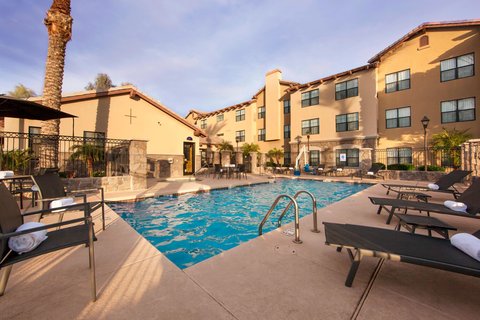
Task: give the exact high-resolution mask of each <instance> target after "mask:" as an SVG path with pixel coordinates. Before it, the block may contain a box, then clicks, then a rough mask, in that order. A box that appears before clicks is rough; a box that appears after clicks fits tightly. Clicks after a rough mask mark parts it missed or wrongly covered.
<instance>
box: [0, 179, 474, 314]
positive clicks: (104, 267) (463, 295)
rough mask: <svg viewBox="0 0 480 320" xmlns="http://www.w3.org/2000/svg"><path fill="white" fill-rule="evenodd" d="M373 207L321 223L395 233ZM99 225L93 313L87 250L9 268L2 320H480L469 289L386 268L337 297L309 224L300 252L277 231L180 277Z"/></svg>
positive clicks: (336, 207)
mask: <svg viewBox="0 0 480 320" xmlns="http://www.w3.org/2000/svg"><path fill="white" fill-rule="evenodd" d="M248 181H249V182H267V181H269V179H267V177H255V178H252V177H249V180H248ZM357 181H358V179H357ZM237 182H238V181H234V180H211V179H206V180H203V181H199V182H187V183H178V182H161V183H155V184H152V186H151V187H150V188H149V189H148V190H147V191H143V192H132V193H128V194H121V193H115V194H109V195H108V197H109V199H120V198H125V197H128V196H130V197H132V196H133V197H144V196H149V195H150V194H163V193H172V192H186V191H188V190H193V189H195V188H200V189H201V188H212V187H228V186H230V185H232V184H233V183H237ZM242 182H244V181H242ZM380 195H381V196H384V195H385V189H384V188H383V187H382V186H380V185H375V186H372V187H371V188H368V189H365V190H363V191H362V192H360V193H358V194H355V195H353V196H351V197H348V198H346V199H343V200H341V201H339V202H337V203H335V204H332V205H330V206H328V207H325V208H322V209H320V210H319V213H318V214H319V221H320V222H321V221H333V222H348V223H354V224H363V225H371V226H377V227H383V228H393V226H387V225H385V219H386V216H385V215H384V214H382V215H376V214H375V212H376V208H374V207H373V206H372V204H370V202H369V200H368V198H367V196H380ZM438 199H439V200H441V198H438ZM272 201H273V199H272ZM107 215H108V221H107V222H108V227H107V230H106V231H104V232H101V231H100V230H99V231H98V234H97V236H98V241H97V242H96V244H95V254H96V265H97V286H98V301H97V302H95V303H92V302H91V301H90V295H89V293H90V291H89V278H88V276H89V273H88V271H89V270H88V256H87V250H86V249H85V248H83V247H78V248H74V249H67V250H63V251H60V252H56V253H52V254H49V255H46V256H42V257H39V258H37V259H34V260H33V261H30V262H26V263H22V264H20V265H18V266H15V267H14V268H13V271H12V275H11V279H10V282H9V284H8V287H7V291H6V293H5V296H3V297H1V298H0V318H1V319H351V318H352V317H353V318H357V319H385V318H390V319H423V318H434V319H478V314H480V304H479V303H478V301H479V300H478V297H480V280H479V279H477V278H473V277H469V276H464V275H459V274H454V273H449V272H445V271H441V270H435V269H431V268H426V267H421V266H417V265H409V264H406V263H398V262H392V261H386V262H385V263H384V264H383V266H382V267H381V269H380V272H379V274H378V276H377V277H376V279H375V281H374V282H373V285H372V286H371V288H370V287H369V286H368V283H369V280H370V279H371V277H372V273H373V271H374V269H375V267H376V266H377V263H378V259H376V258H366V259H365V260H364V261H363V262H362V264H361V266H360V268H359V271H358V274H357V277H356V279H355V282H354V284H353V287H351V288H347V287H345V286H344V281H345V278H346V275H347V272H348V269H349V266H350V264H349V259H348V257H347V254H346V253H345V252H342V253H338V252H336V250H335V249H334V248H332V247H328V246H326V245H325V244H324V242H325V237H324V233H323V227H322V228H321V229H322V232H321V233H312V232H310V231H309V230H310V229H311V228H312V217H311V216H306V217H304V218H303V219H301V226H300V228H301V229H300V230H301V239H302V240H303V244H300V245H298V244H294V243H293V242H292V237H290V236H287V235H286V234H285V233H282V230H284V229H289V228H291V225H286V226H284V227H283V229H278V230H274V231H272V232H269V233H267V234H265V235H263V236H261V237H258V238H256V239H252V240H250V241H248V242H246V243H244V244H242V245H240V246H238V247H236V248H234V249H231V250H229V251H226V252H224V253H222V254H220V255H217V256H215V257H212V258H210V259H208V260H206V261H203V262H201V263H199V264H196V265H194V266H192V267H190V268H187V269H185V270H180V269H178V268H177V267H176V266H175V265H173V264H172V263H171V262H170V261H169V260H168V259H167V258H165V256H163V254H162V253H160V252H159V251H158V250H156V249H155V248H154V247H153V246H151V245H150V244H149V243H148V242H147V241H146V240H145V239H144V238H142V237H141V236H139V235H138V234H137V233H136V232H135V231H134V230H133V229H132V228H131V227H130V226H129V225H128V224H127V223H125V222H124V221H123V220H122V219H120V218H119V217H118V216H117V215H116V214H115V213H114V212H113V211H111V210H108V212H107ZM96 217H97V219H98V213H96ZM441 218H442V220H444V221H445V222H447V223H450V224H452V225H454V226H456V227H457V228H458V229H459V231H462V232H472V231H474V230H477V229H480V221H476V220H473V219H461V218H460V219H459V218H456V217H450V216H445V217H443V216H442V217H441ZM472 220H473V221H472ZM97 225H100V223H97Z"/></svg>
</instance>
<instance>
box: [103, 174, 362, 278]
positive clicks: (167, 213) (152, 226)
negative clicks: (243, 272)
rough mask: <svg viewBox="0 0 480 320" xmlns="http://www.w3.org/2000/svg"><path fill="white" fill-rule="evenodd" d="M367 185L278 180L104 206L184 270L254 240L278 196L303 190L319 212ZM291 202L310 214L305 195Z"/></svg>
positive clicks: (267, 227)
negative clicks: (315, 202)
mask: <svg viewBox="0 0 480 320" xmlns="http://www.w3.org/2000/svg"><path fill="white" fill-rule="evenodd" d="M369 186H370V185H369V184H349V183H341V182H321V181H313V180H284V179H281V180H277V181H276V182H275V183H269V184H262V185H255V186H246V187H236V188H231V189H223V190H213V191H211V192H207V193H197V194H183V195H179V196H162V197H156V198H148V199H145V200H142V201H139V202H114V203H109V206H110V207H111V208H112V209H113V210H114V211H115V212H117V213H118V214H119V215H120V216H121V217H122V218H123V219H124V220H125V221H126V222H127V223H128V224H130V225H131V226H132V227H133V228H134V229H135V230H136V231H137V232H138V233H140V234H141V235H142V236H143V237H145V238H146V239H147V240H148V241H150V243H152V244H153V245H154V246H155V247H156V248H157V249H158V250H160V251H161V252H162V253H164V254H165V255H166V256H167V258H168V259H170V260H171V261H172V262H173V263H175V264H176V265H177V266H178V267H179V268H181V269H184V268H187V267H190V266H192V265H194V264H196V263H198V262H201V261H203V260H205V259H208V258H210V257H212V256H214V255H217V254H219V253H221V252H223V251H225V250H228V249H231V248H233V247H235V246H238V245H239V244H241V243H242V242H246V241H248V240H250V239H253V238H255V237H257V236H258V225H259V223H260V222H261V220H262V219H263V217H264V216H265V214H266V213H267V211H268V209H269V208H270V206H271V205H272V203H273V201H274V200H275V198H276V197H277V196H278V195H280V194H288V195H291V196H293V195H294V194H295V193H296V192H297V191H300V190H307V191H309V192H311V193H312V194H313V195H315V197H316V199H317V207H318V208H322V207H325V206H326V205H328V204H330V203H333V202H336V201H339V200H341V199H343V198H345V197H348V196H350V195H352V194H354V193H357V192H359V191H361V190H363V189H365V188H367V187H369ZM297 200H298V205H299V211H300V217H302V216H305V215H307V214H310V213H311V212H312V202H311V199H310V198H309V197H307V196H306V195H301V196H300V197H299V198H298V199H297ZM286 203H287V200H282V201H281V202H280V203H279V205H278V206H277V208H278V209H277V210H275V211H274V212H273V213H272V216H271V217H270V219H269V221H268V222H267V223H266V224H265V226H264V228H263V232H264V233H266V232H268V231H271V230H273V229H275V228H276V224H275V223H276V220H277V219H276V218H277V217H278V216H279V215H280V213H281V211H282V210H283V208H285V206H286ZM292 207H293V206H292ZM291 221H293V210H292V209H290V210H289V212H288V214H287V215H286V216H285V217H284V218H283V224H286V223H289V222H291ZM301 231H302V230H301ZM303 232H306V231H303Z"/></svg>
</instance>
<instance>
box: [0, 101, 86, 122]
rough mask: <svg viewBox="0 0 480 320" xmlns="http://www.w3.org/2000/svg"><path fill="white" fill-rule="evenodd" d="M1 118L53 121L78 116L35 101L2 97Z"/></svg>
mask: <svg viewBox="0 0 480 320" xmlns="http://www.w3.org/2000/svg"><path fill="white" fill-rule="evenodd" d="M0 117H9V118H21V119H32V120H52V119H60V118H76V117H77V116H74V115H73V114H69V113H66V112H63V111H60V110H55V109H52V108H49V107H46V106H44V105H42V104H39V103H36V102H33V101H28V100H22V99H16V98H12V97H7V96H0Z"/></svg>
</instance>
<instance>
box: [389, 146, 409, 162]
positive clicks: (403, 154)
mask: <svg viewBox="0 0 480 320" xmlns="http://www.w3.org/2000/svg"><path fill="white" fill-rule="evenodd" d="M400 163H402V164H411V163H412V148H388V149H387V164H388V165H391V164H400Z"/></svg>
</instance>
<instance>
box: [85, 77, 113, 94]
mask: <svg viewBox="0 0 480 320" xmlns="http://www.w3.org/2000/svg"><path fill="white" fill-rule="evenodd" d="M113 87H115V85H114V84H113V83H112V79H110V77H109V76H108V74H106V73H99V74H97V77H96V78H95V82H94V83H91V82H89V83H88V84H87V86H86V87H85V90H97V91H107V90H108V89H110V88H113Z"/></svg>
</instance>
